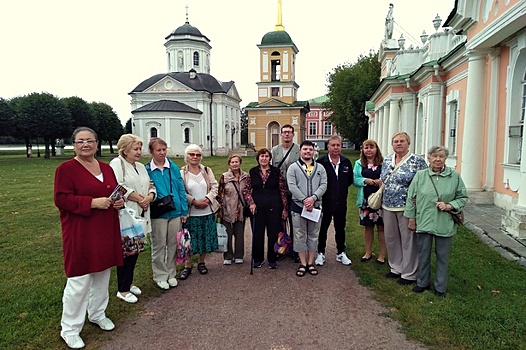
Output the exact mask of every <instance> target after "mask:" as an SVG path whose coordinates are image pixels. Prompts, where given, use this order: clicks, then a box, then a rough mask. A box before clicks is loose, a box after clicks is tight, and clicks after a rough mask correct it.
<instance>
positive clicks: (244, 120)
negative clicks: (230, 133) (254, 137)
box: [239, 108, 248, 145]
mask: <svg viewBox="0 0 526 350" xmlns="http://www.w3.org/2000/svg"><path fill="white" fill-rule="evenodd" d="M239 127H240V128H241V144H242V145H248V113H247V111H246V110H245V109H244V108H243V109H242V110H241V120H240V125H239Z"/></svg>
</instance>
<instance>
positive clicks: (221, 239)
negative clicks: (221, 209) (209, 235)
mask: <svg viewBox="0 0 526 350" xmlns="http://www.w3.org/2000/svg"><path fill="white" fill-rule="evenodd" d="M216 225H217V245H218V247H217V250H216V252H219V253H225V252H227V251H228V234H227V233H226V226H225V225H223V224H222V223H220V222H218V223H217V224H216Z"/></svg>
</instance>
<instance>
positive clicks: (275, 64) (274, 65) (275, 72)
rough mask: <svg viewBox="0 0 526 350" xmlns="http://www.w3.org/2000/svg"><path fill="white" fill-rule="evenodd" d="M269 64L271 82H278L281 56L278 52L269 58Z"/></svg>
mask: <svg viewBox="0 0 526 350" xmlns="http://www.w3.org/2000/svg"><path fill="white" fill-rule="evenodd" d="M270 64H271V67H270V69H271V80H272V81H280V80H281V55H280V53H279V52H278V51H274V52H273V53H272V55H271V58H270Z"/></svg>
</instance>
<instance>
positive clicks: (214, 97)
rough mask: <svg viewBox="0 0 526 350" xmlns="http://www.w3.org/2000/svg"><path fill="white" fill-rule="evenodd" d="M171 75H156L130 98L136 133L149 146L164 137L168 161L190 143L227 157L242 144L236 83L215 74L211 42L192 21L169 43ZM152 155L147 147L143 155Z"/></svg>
mask: <svg viewBox="0 0 526 350" xmlns="http://www.w3.org/2000/svg"><path fill="white" fill-rule="evenodd" d="M165 40H166V42H165V44H164V46H165V48H166V59H167V60H166V62H167V73H160V74H156V75H153V76H151V77H149V78H147V79H146V80H144V81H142V82H141V83H140V84H139V85H137V87H135V88H134V89H133V90H132V91H131V92H130V93H129V95H130V97H131V109H132V122H133V123H132V129H133V133H134V134H136V135H138V136H140V137H141V138H142V139H143V140H144V141H145V143H146V144H147V143H148V140H149V139H150V138H152V137H160V138H162V139H164V140H165V141H166V142H167V143H168V147H169V149H168V155H169V156H174V157H177V156H183V155H184V149H185V148H186V146H188V145H189V144H191V143H195V144H198V145H200V146H201V147H202V149H203V153H204V154H208V155H227V154H229V152H230V151H232V150H235V149H238V148H239V144H240V135H241V130H240V118H241V108H240V102H241V98H240V97H239V94H238V91H237V89H236V86H235V83H234V82H233V81H228V82H223V81H220V80H218V79H216V78H215V77H213V76H212V75H211V74H210V69H211V63H210V62H211V57H210V50H211V48H212V47H211V46H210V40H209V39H208V38H207V37H206V36H205V35H203V34H202V33H201V32H200V31H199V29H197V28H196V27H193V26H192V25H190V23H189V22H188V13H187V15H186V23H184V24H183V25H182V26H180V27H178V28H177V29H175V30H174V31H173V32H172V33H170V34H169V35H168V36H167V37H166V38H165ZM143 151H144V152H145V153H148V148H147V147H145V149H144V150H143Z"/></svg>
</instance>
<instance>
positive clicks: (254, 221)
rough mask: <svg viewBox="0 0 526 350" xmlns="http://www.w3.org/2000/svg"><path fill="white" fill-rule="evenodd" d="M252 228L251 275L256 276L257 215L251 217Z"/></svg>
mask: <svg viewBox="0 0 526 350" xmlns="http://www.w3.org/2000/svg"><path fill="white" fill-rule="evenodd" d="M250 226H252V246H251V247H250V274H251V275H253V274H254V231H255V230H256V215H255V214H252V215H251V216H250Z"/></svg>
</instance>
